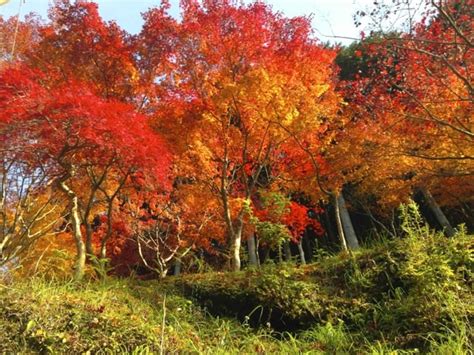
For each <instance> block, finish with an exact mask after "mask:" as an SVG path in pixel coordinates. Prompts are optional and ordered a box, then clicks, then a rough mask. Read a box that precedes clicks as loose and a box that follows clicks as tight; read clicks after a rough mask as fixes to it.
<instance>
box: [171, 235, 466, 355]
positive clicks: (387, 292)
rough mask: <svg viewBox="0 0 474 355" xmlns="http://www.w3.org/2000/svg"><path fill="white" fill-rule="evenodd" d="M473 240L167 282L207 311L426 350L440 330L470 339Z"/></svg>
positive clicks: (422, 240)
mask: <svg viewBox="0 0 474 355" xmlns="http://www.w3.org/2000/svg"><path fill="white" fill-rule="evenodd" d="M473 251H474V249H473V239H472V236H466V235H464V234H463V233H459V234H458V235H457V236H456V237H455V238H451V239H447V238H446V237H444V236H443V235H440V234H435V233H425V234H423V235H421V236H420V235H418V236H416V237H415V236H406V237H405V238H403V239H399V240H393V241H389V242H385V243H383V244H380V245H378V246H376V247H374V248H370V249H363V250H360V251H358V252H356V253H354V254H353V255H352V256H351V255H349V254H340V255H338V256H334V257H328V258H325V259H323V260H321V261H320V262H317V263H314V264H311V265H308V266H304V267H295V266H293V265H289V264H287V265H285V264H283V265H268V266H265V267H263V268H262V269H261V270H249V271H244V272H239V273H226V274H219V273H216V274H207V275H190V276H185V277H182V278H179V279H176V280H175V281H174V283H175V285H177V286H178V287H179V288H180V289H181V290H182V292H183V294H184V295H185V296H187V297H190V298H191V299H193V300H195V301H197V302H199V304H201V305H202V306H204V307H206V308H207V309H208V310H209V312H210V313H211V314H214V315H219V316H231V317H237V318H238V319H240V320H241V321H248V322H249V323H250V324H251V325H253V326H267V325H270V326H272V327H273V328H274V329H276V330H278V331H283V330H284V331H290V332H298V331H302V330H307V329H310V328H312V327H314V326H315V324H325V323H327V322H329V323H332V324H338V323H339V322H342V323H343V324H344V325H345V327H346V328H347V329H348V331H349V332H351V333H353V334H356V335H362V336H363V338H365V339H368V340H369V341H373V342H377V341H380V342H382V341H383V342H389V343H391V344H393V345H394V346H396V347H397V348H403V349H415V348H417V349H423V350H427V348H428V347H429V344H430V341H431V340H432V339H435V338H439V337H443V336H445V335H452V336H454V335H456V336H460V337H464V339H465V340H466V342H467V341H468V338H469V337H471V340H472V334H470V324H471V323H472V320H473V319H474V308H473V306H474V296H473V295H474V294H473V280H474V278H473V276H474V258H473Z"/></svg>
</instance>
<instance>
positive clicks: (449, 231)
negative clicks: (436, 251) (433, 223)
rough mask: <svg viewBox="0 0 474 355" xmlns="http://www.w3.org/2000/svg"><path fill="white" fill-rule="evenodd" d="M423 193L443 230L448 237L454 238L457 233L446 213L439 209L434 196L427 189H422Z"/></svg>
mask: <svg viewBox="0 0 474 355" xmlns="http://www.w3.org/2000/svg"><path fill="white" fill-rule="evenodd" d="M421 193H422V194H423V198H424V199H425V202H426V204H427V205H428V207H429V208H430V210H431V212H433V214H434V215H435V217H436V220H437V221H438V223H439V224H440V225H441V227H442V228H443V231H444V233H445V234H446V235H447V236H448V237H452V236H454V234H455V233H456V232H455V230H454V228H453V226H452V225H451V223H449V220H448V218H447V217H446V215H445V214H444V212H443V211H442V210H441V207H439V205H438V203H437V202H436V200H435V199H434V197H433V195H431V193H430V192H429V191H428V190H426V189H421Z"/></svg>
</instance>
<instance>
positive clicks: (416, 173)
mask: <svg viewBox="0 0 474 355" xmlns="http://www.w3.org/2000/svg"><path fill="white" fill-rule="evenodd" d="M468 3H469V2H464V1H459V2H458V1H455V2H446V3H444V2H435V1H433V2H430V3H427V4H426V6H421V7H416V8H419V9H422V11H421V12H420V13H419V14H418V17H416V16H414V15H413V13H411V14H410V11H409V10H408V8H406V7H405V5H406V4H405V2H394V3H393V6H389V5H387V4H379V6H378V7H376V8H375V9H374V12H373V16H375V15H380V16H378V17H376V18H377V20H378V24H377V28H380V25H381V24H382V25H383V23H384V21H383V18H381V17H385V16H388V14H389V12H391V13H396V14H398V15H400V14H404V16H407V17H406V22H405V23H404V25H405V26H404V27H403V29H404V30H405V31H406V32H404V33H402V34H400V35H397V36H395V35H393V33H390V34H389V33H383V32H382V33H379V34H378V36H379V40H378V42H376V43H374V42H372V43H368V44H367V45H366V46H362V51H361V52H360V53H359V54H362V55H363V56H365V57H367V56H371V57H372V58H375V57H376V58H377V61H376V64H375V65H372V66H371V67H369V68H368V70H367V71H368V75H366V76H365V77H362V76H359V78H356V79H357V80H355V81H353V82H352V83H351V84H350V85H349V86H348V87H347V89H348V90H347V91H346V95H347V96H348V98H349V100H350V103H351V109H353V110H355V111H357V112H355V111H354V116H353V117H354V122H353V123H352V125H353V128H352V132H353V134H354V135H358V136H359V137H361V138H362V139H363V141H365V143H364V144H363V145H362V146H365V147H366V149H362V151H361V155H359V157H360V158H359V161H360V164H359V165H358V167H359V169H358V171H359V172H362V171H363V170H365V177H364V178H363V179H360V177H361V176H360V177H359V181H360V182H361V183H362V184H363V185H365V189H366V191H370V190H372V192H374V190H375V189H376V188H377V186H378V187H380V192H382V194H381V195H379V196H380V200H381V201H384V200H385V201H386V202H389V203H388V204H392V205H393V203H399V202H400V201H402V200H403V199H406V198H408V197H409V196H410V194H411V193H412V192H416V191H421V193H422V194H423V195H424V198H425V201H426V202H427V204H428V205H429V206H430V208H431V209H432V211H433V212H434V214H435V215H436V216H437V219H438V221H439V223H440V224H441V226H442V227H443V228H444V229H445V230H446V232H447V234H448V235H452V234H453V229H452V227H451V225H450V224H449V222H448V221H447V219H446V218H445V217H444V216H443V213H442V212H441V210H440V208H439V206H438V205H437V203H436V201H435V199H434V198H433V195H437V196H438V200H439V201H440V203H441V204H442V205H445V206H450V205H451V206H452V205H455V204H459V203H460V202H461V203H465V202H469V201H470V198H469V196H472V194H471V193H470V191H472V183H473V179H472V173H473V163H472V162H473V159H472V155H473V154H472V153H473V152H472V146H473V145H472V138H473V137H472V124H473V121H472V117H473V115H472V83H471V78H470V74H469V73H470V71H471V68H472V26H471V25H470V24H471V23H472V15H470V12H469V11H465V10H464V9H466V6H468ZM411 5H412V4H411V2H410V3H409V4H408V5H407V6H408V7H410V6H411ZM411 8H412V9H413V8H415V7H411ZM382 15H383V16H382ZM356 121H357V122H356ZM346 150H347V151H352V152H354V150H353V147H349V145H346ZM363 156H365V158H362V157H363ZM368 157H370V159H368ZM361 160H363V161H361ZM368 162H370V164H367V163H368ZM394 162H397V164H394ZM369 166H371V167H372V168H373V169H371V168H369ZM362 167H363V169H361V168H362ZM397 191H398V192H397ZM390 201H392V202H390Z"/></svg>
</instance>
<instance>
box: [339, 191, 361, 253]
mask: <svg viewBox="0 0 474 355" xmlns="http://www.w3.org/2000/svg"><path fill="white" fill-rule="evenodd" d="M337 200H338V204H339V212H340V214H341V221H342V226H343V228H344V236H345V238H346V242H347V246H348V247H349V248H350V249H352V250H355V249H358V248H359V241H358V240H357V235H356V233H355V231H354V226H353V225H352V221H351V216H350V215H349V212H348V211H347V207H346V200H345V199H344V195H343V194H342V191H341V192H340V194H339V196H338V197H337Z"/></svg>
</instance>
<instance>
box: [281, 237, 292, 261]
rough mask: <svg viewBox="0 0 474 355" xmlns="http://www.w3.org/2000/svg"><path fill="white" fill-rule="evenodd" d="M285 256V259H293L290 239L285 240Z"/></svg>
mask: <svg viewBox="0 0 474 355" xmlns="http://www.w3.org/2000/svg"><path fill="white" fill-rule="evenodd" d="M283 256H284V258H285V261H291V249H290V242H289V241H286V242H283Z"/></svg>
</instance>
